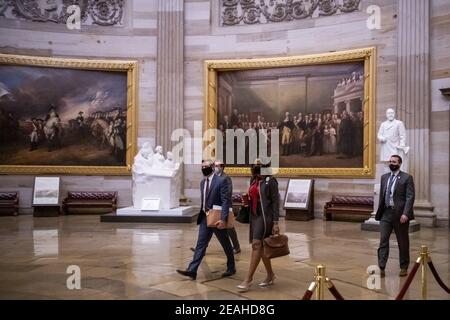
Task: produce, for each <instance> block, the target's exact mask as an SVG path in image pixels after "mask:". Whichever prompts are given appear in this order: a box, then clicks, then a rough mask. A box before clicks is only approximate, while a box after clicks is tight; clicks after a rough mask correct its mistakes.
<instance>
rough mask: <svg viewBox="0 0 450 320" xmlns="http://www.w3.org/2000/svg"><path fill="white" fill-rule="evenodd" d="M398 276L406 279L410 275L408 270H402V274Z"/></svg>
mask: <svg viewBox="0 0 450 320" xmlns="http://www.w3.org/2000/svg"><path fill="white" fill-rule="evenodd" d="M398 275H399V276H400V277H406V276H407V275H408V269H400V273H399V274H398Z"/></svg>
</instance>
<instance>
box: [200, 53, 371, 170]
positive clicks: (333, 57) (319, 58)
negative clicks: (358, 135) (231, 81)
mask: <svg viewBox="0 0 450 320" xmlns="http://www.w3.org/2000/svg"><path fill="white" fill-rule="evenodd" d="M346 63H347V64H348V63H359V64H361V66H363V69H364V73H363V74H362V75H361V77H360V80H361V81H363V84H362V85H363V88H364V89H363V97H362V98H361V107H360V108H361V111H362V112H363V119H361V123H362V125H361V126H362V129H361V130H362V132H363V141H362V142H361V144H362V146H361V148H362V154H361V165H358V167H342V166H341V167H333V166H332V165H331V166H329V167H321V168H316V167H305V166H302V167H283V166H282V165H280V168H279V169H278V172H277V173H276V176H279V177H305V178H308V177H323V178H361V179H367V178H373V177H374V174H375V152H376V149H375V145H376V144H375V142H376V137H375V134H376V133H375V122H376V117H375V84H376V74H375V70H376V48H375V47H369V48H361V49H354V50H347V51H339V52H331V53H322V54H312V55H305V56H290V57H274V58H257V59H235V60H206V61H204V116H203V130H204V131H206V130H208V129H215V128H218V127H219V119H218V117H219V109H220V108H219V107H220V106H218V100H219V99H218V94H219V90H220V88H219V75H222V74H224V73H226V72H241V71H244V72H245V71H252V70H266V72H267V69H270V68H276V69H274V70H279V69H280V68H291V67H302V66H325V67H321V68H325V69H326V68H327V66H336V65H343V64H346ZM268 72H270V70H269V71H268ZM344 82H345V81H344ZM258 119H259V117H258ZM250 125H251V122H250ZM221 127H222V128H223V126H221ZM244 131H245V129H244ZM280 140H281V139H280ZM213 141H214V140H210V141H204V144H205V145H211V142H213ZM216 147H217V146H216ZM225 170H226V173H227V174H229V175H233V176H248V175H250V168H249V166H227V167H226V169H225Z"/></svg>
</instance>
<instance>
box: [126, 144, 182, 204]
mask: <svg viewBox="0 0 450 320" xmlns="http://www.w3.org/2000/svg"><path fill="white" fill-rule="evenodd" d="M179 169H180V164H179V163H177V162H176V161H174V159H173V154H172V152H170V151H169V152H167V159H165V158H164V155H163V148H162V147H161V146H157V147H156V148H155V152H153V148H152V146H151V144H150V143H149V142H146V143H144V145H143V146H142V148H141V149H140V150H139V153H138V154H137V155H136V157H135V158H134V164H133V170H132V171H133V207H134V208H135V209H141V208H142V205H143V200H144V199H155V198H157V199H160V208H159V209H160V210H167V209H172V208H175V207H178V206H179V198H180V192H181V190H180V187H181V174H180V170H179Z"/></svg>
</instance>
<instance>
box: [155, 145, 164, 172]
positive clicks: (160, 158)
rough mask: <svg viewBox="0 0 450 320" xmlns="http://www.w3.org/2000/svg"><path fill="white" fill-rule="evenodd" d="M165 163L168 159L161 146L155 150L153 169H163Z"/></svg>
mask: <svg viewBox="0 0 450 320" xmlns="http://www.w3.org/2000/svg"><path fill="white" fill-rule="evenodd" d="M165 161H166V159H165V158H164V155H163V148H162V147H161V146H157V147H156V148H155V155H154V156H153V168H163V167H164V162H165Z"/></svg>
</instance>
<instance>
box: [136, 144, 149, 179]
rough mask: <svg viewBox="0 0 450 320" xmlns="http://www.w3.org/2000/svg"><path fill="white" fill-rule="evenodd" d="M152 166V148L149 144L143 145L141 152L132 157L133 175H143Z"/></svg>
mask: <svg viewBox="0 0 450 320" xmlns="http://www.w3.org/2000/svg"><path fill="white" fill-rule="evenodd" d="M152 164H153V148H152V145H151V143H150V142H146V143H144V145H143V146H142V148H141V150H139V152H138V154H137V155H136V156H135V157H134V163H133V174H134V173H136V174H143V173H144V172H145V171H147V170H148V169H150V168H151V167H152Z"/></svg>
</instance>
